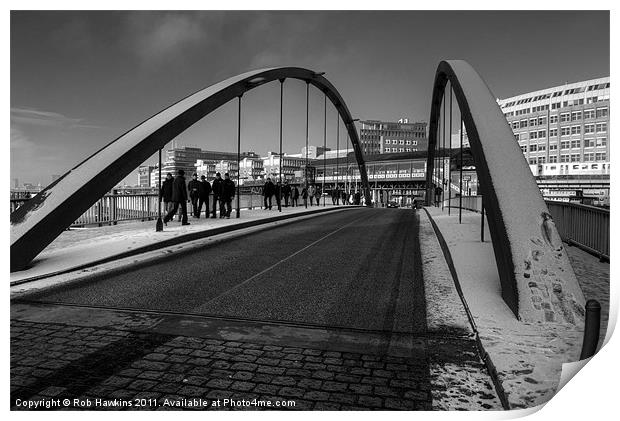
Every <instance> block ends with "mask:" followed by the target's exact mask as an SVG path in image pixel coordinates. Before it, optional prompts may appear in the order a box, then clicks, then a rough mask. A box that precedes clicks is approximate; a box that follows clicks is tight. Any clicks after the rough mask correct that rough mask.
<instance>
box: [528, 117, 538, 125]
mask: <svg viewBox="0 0 620 421" xmlns="http://www.w3.org/2000/svg"><path fill="white" fill-rule="evenodd" d="M536 122H537V120H536V119H535V118H530V127H531V126H535V125H536Z"/></svg>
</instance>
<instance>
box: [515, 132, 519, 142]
mask: <svg viewBox="0 0 620 421" xmlns="http://www.w3.org/2000/svg"><path fill="white" fill-rule="evenodd" d="M515 140H516V141H517V142H518V141H519V133H515Z"/></svg>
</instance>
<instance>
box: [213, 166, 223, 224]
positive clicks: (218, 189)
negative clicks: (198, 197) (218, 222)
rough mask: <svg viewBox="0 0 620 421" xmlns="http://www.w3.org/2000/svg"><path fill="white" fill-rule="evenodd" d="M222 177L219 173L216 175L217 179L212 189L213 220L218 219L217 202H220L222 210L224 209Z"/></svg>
mask: <svg viewBox="0 0 620 421" xmlns="http://www.w3.org/2000/svg"><path fill="white" fill-rule="evenodd" d="M223 182H224V180H222V175H221V174H220V173H219V172H218V173H216V174H215V179H214V180H213V186H212V187H211V191H213V216H211V218H216V216H215V211H216V209H217V204H218V203H217V202H218V201H219V202H220V208H221V207H222V199H221V196H222V183H223Z"/></svg>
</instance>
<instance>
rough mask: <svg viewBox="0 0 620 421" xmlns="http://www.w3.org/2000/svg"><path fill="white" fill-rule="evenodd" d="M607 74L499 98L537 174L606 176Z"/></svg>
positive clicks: (608, 158) (516, 136) (500, 104)
mask: <svg viewBox="0 0 620 421" xmlns="http://www.w3.org/2000/svg"><path fill="white" fill-rule="evenodd" d="M609 92H610V88H609V77H604V78H599V79H592V80H587V81H583V82H576V83H570V84H566V85H562V86H556V87H553V88H547V89H542V90H539V91H535V92H530V93H526V94H521V95H517V96H513V97H510V98H506V99H500V100H498V104H499V106H500V107H501V109H502V111H503V112H504V115H505V116H506V119H507V120H508V123H509V124H510V126H511V128H512V131H513V133H514V135H515V138H516V140H517V142H518V143H519V146H520V147H521V150H522V151H523V154H524V155H525V158H526V159H527V161H528V163H529V164H530V168H531V170H532V173H533V174H534V175H535V176H543V177H544V176H573V175H574V176H577V175H582V176H583V175H591V176H592V175H607V176H608V175H609V161H610V156H609V143H610V124H609V111H610V110H609Z"/></svg>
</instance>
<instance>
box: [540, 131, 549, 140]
mask: <svg viewBox="0 0 620 421" xmlns="http://www.w3.org/2000/svg"><path fill="white" fill-rule="evenodd" d="M545 137H547V131H546V130H539V131H538V138H539V139H543V138H545Z"/></svg>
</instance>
